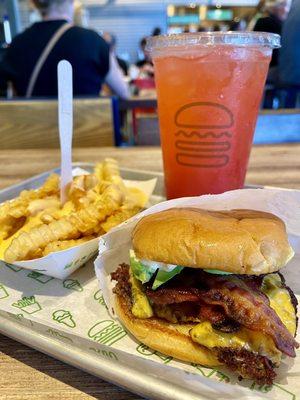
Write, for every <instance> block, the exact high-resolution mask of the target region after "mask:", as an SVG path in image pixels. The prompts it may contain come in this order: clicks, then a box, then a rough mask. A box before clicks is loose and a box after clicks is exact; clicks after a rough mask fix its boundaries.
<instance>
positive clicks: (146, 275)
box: [129, 250, 156, 283]
mask: <svg viewBox="0 0 300 400" xmlns="http://www.w3.org/2000/svg"><path fill="white" fill-rule="evenodd" d="M129 258H130V267H131V270H132V273H133V275H134V276H135V278H136V279H138V280H139V281H141V282H142V283H146V282H149V281H150V279H151V278H152V276H153V275H154V273H155V272H156V270H151V268H149V267H146V266H145V265H143V264H142V263H141V262H140V260H139V259H138V258H136V256H135V253H134V251H133V250H130V253H129Z"/></svg>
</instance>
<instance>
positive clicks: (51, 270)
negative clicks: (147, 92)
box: [0, 168, 156, 279]
mask: <svg viewBox="0 0 300 400" xmlns="http://www.w3.org/2000/svg"><path fill="white" fill-rule="evenodd" d="M84 174H88V172H87V171H85V170H83V169H81V168H75V169H74V170H73V176H78V175H84ZM124 183H125V185H126V186H127V187H136V188H138V189H140V190H142V191H143V192H144V193H145V194H146V195H147V197H148V198H150V196H151V195H152V193H153V191H154V188H155V185H156V179H150V180H147V181H128V180H124ZM98 242H99V238H96V239H93V240H90V241H89V242H85V243H82V244H81V245H79V246H75V247H72V248H70V249H67V250H63V251H59V252H56V253H51V254H49V255H47V256H45V257H42V258H38V259H35V260H29V261H18V262H15V263H14V264H9V265H12V266H13V267H15V268H25V269H28V270H32V271H36V272H40V273H42V274H45V275H49V276H52V277H54V278H58V279H65V278H66V277H68V276H69V275H71V274H72V273H73V272H74V271H76V270H77V269H78V268H80V267H81V266H82V265H83V264H84V263H86V262H87V261H88V260H90V259H91V257H93V256H94V255H95V254H96V253H97V251H98ZM0 261H2V262H3V263H4V264H7V263H5V261H4V260H0Z"/></svg>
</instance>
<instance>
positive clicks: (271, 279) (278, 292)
mask: <svg viewBox="0 0 300 400" xmlns="http://www.w3.org/2000/svg"><path fill="white" fill-rule="evenodd" d="M262 292H264V293H265V295H267V296H268V298H269V300H270V306H271V307H272V308H273V310H274V311H275V312H276V314H277V315H278V317H279V318H280V319H281V321H282V322H283V323H284V325H285V326H286V328H287V329H288V331H289V332H290V333H291V334H292V335H293V336H294V335H295V333H296V315H295V309H294V306H293V304H292V301H291V296H290V294H289V292H288V290H287V289H284V288H281V279H280V276H279V275H278V274H270V275H267V276H265V278H264V280H263V285H262Z"/></svg>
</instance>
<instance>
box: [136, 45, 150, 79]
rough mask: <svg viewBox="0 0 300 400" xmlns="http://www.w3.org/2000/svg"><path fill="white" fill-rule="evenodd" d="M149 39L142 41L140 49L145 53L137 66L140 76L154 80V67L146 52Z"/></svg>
mask: <svg viewBox="0 0 300 400" xmlns="http://www.w3.org/2000/svg"><path fill="white" fill-rule="evenodd" d="M146 44H147V39H146V38H143V39H142V40H141V41H140V48H141V50H142V53H143V58H142V59H141V60H139V61H138V62H137V63H136V64H135V65H136V66H137V67H138V68H139V76H141V77H143V78H153V76H154V67H153V63H152V61H151V58H150V56H149V54H148V53H147V51H146Z"/></svg>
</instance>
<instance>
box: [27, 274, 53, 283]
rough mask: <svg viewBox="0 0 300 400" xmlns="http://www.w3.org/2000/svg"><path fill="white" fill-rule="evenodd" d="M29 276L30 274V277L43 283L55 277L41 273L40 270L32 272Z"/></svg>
mask: <svg viewBox="0 0 300 400" xmlns="http://www.w3.org/2000/svg"><path fill="white" fill-rule="evenodd" d="M27 276H28V278H32V279H34V280H35V281H37V282H39V283H42V284H44V285H45V284H46V283H48V282H50V281H52V280H53V279H54V278H52V277H51V276H47V275H44V274H41V273H40V272H36V271H32V272H30V273H29V274H28V275H27Z"/></svg>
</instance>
